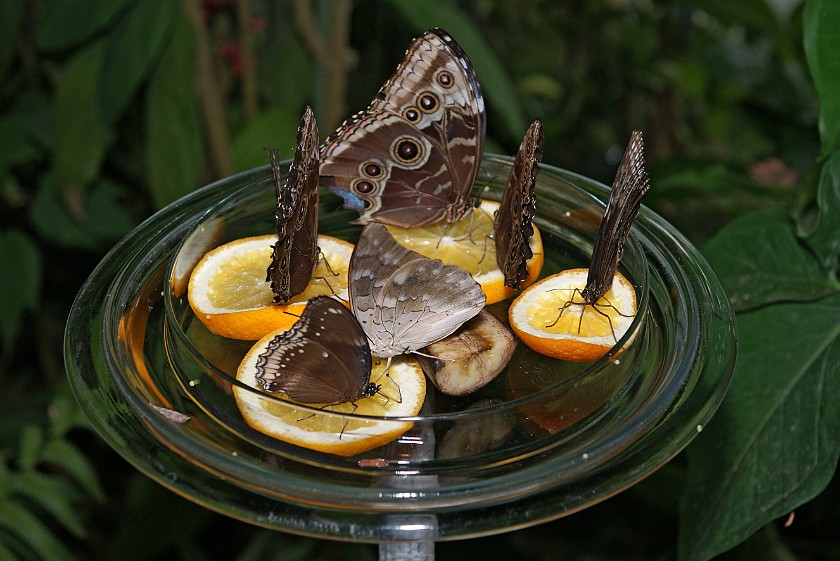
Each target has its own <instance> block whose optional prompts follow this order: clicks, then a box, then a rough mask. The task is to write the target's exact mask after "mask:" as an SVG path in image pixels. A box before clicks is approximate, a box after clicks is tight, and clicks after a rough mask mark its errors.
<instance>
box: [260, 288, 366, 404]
mask: <svg viewBox="0 0 840 561" xmlns="http://www.w3.org/2000/svg"><path fill="white" fill-rule="evenodd" d="M256 368H257V374H256V379H257V381H258V382H259V383H260V385H261V386H262V387H263V389H264V390H265V391H268V392H274V393H282V394H284V395H287V396H288V397H290V398H292V399H294V400H295V401H298V402H300V403H344V402H347V401H355V400H357V399H360V398H362V397H365V396H366V395H370V394H371V393H372V392H371V389H370V369H371V356H370V346H369V345H368V342H367V338H366V337H365V334H364V332H363V331H362V328H361V327H360V326H359V322H358V321H356V318H354V317H353V314H352V313H350V311H349V310H348V309H347V308H345V307H344V306H343V305H342V304H341V303H340V302H339V301H338V300H335V299H333V298H330V297H328V296H317V297H315V298H312V299H311V300H309V301H308V302H307V304H306V307H305V308H304V310H303V314H302V315H301V317H300V319H299V320H298V321H297V322H296V323H295V324H294V325H293V326H292V327H291V328H290V329H289V330H288V331H285V332H283V333H281V334H279V335H277V336H276V337H274V338H273V339H272V340H271V341H270V342H269V344H268V348H267V349H266V350H265V351H264V352H263V353H262V354H261V355H260V356H259V357H258V358H257V364H256Z"/></svg>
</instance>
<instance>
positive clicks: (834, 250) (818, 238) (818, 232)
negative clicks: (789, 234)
mask: <svg viewBox="0 0 840 561" xmlns="http://www.w3.org/2000/svg"><path fill="white" fill-rule="evenodd" d="M837 92H838V95H840V89H838V90H837ZM817 207H818V209H819V216H818V218H817V223H816V225H815V226H814V227H813V229H812V230H811V232H809V233H808V235H807V237H806V238H805V242H806V243H807V244H808V246H809V247H810V248H811V249H812V250H813V251H814V253H815V254H816V255H817V258H818V259H819V260H820V262H821V264H822V267H823V268H824V269H825V270H826V271H827V272H828V273H829V274H832V275H834V274H836V273H837V270H838V259H839V258H840V236H838V232H840V149H838V150H837V151H835V152H834V154H832V155H831V156H830V157H829V159H828V161H826V162H825V164H824V165H823V167H822V170H821V171H820V182H819V185H818V188H817Z"/></svg>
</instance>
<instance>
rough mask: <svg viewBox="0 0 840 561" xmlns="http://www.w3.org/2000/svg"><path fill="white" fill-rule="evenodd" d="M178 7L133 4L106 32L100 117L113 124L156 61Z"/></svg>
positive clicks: (165, 1)
mask: <svg viewBox="0 0 840 561" xmlns="http://www.w3.org/2000/svg"><path fill="white" fill-rule="evenodd" d="M179 6H180V4H179V3H178V2H172V1H171V0H143V1H142V2H136V3H135V4H134V6H132V7H131V9H130V10H129V11H128V12H126V13H125V14H124V15H123V16H122V17H121V18H120V20H119V21H118V22H117V24H116V25H115V26H113V28H112V29H111V30H110V33H109V34H108V38H107V45H108V46H107V48H106V49H105V61H104V65H103V68H102V85H101V90H100V92H101V93H100V95H101V103H102V116H103V118H104V120H105V122H106V123H108V124H109V125H113V124H114V123H115V122H116V120H117V119H118V118H119V116H120V115H121V114H122V112H123V110H124V109H125V107H126V105H127V104H128V102H129V101H130V100H131V98H132V96H133V95H134V93H135V92H136V91H137V88H138V86H139V85H140V83H141V81H142V80H143V78H145V77H146V75H147V74H148V73H149V71H150V69H151V68H152V64H153V62H154V61H155V60H156V59H157V57H158V54H159V53H160V49H161V47H162V45H163V44H164V42H165V40H166V38H167V36H168V34H169V30H170V29H171V27H172V23H173V21H174V15H175V13H176V10H177V9H178V7H179Z"/></svg>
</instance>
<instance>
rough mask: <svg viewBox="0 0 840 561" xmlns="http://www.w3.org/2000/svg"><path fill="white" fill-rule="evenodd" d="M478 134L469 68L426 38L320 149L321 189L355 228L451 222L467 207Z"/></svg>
mask: <svg viewBox="0 0 840 561" xmlns="http://www.w3.org/2000/svg"><path fill="white" fill-rule="evenodd" d="M485 128H486V116H485V111H484V100H483V98H482V96H481V90H480V89H479V86H478V81H477V79H476V77H475V72H474V71H473V69H472V64H471V63H470V61H469V59H468V58H467V56H466V54H465V53H464V51H463V49H461V47H460V46H458V44H457V43H456V42H455V40H454V39H452V38H451V37H450V36H449V35H448V34H446V32H444V31H442V30H439V29H433V30H430V31H428V32H427V33H426V34H425V35H423V36H422V37H419V38H417V39H415V40H414V42H413V43H412V44H411V46H410V47H409V48H408V50H407V51H406V55H405V58H404V59H403V61H402V62H401V63H400V65H399V66H398V67H397V70H396V71H395V72H394V74H393V75H392V76H391V78H390V79H389V80H388V81H387V82H386V83H385V84H384V85H383V86H382V88H381V89H380V91H379V93H378V94H377V95H376V97H375V98H374V100H373V102H372V103H371V105H370V106H369V107H368V108H367V109H366V110H365V111H362V112H361V113H358V114H356V115H355V116H353V117H351V118H350V119H348V120H347V121H345V122H344V124H342V125H341V127H339V129H338V130H337V131H336V132H335V133H333V134H332V135H330V137H329V138H328V139H327V141H326V142H325V143H324V146H323V147H322V149H321V178H322V184H323V185H324V186H325V187H327V188H328V189H329V190H330V191H332V192H333V193H336V194H337V195H339V196H340V197H342V199H344V204H345V206H346V207H348V208H352V209H354V210H356V211H358V212H359V219H358V220H357V221H356V222H358V223H366V222H370V221H375V222H384V223H387V224H394V225H396V226H402V227H410V226H419V225H423V224H430V223H432V222H436V221H438V220H440V219H441V218H444V217H447V218H448V219H449V218H452V217H457V216H459V215H460V214H463V212H464V210H463V209H465V208H467V207H468V206H469V204H468V203H467V199H468V197H469V193H470V191H471V190H472V185H473V182H474V181H475V175H476V173H477V171H478V164H479V161H480V158H481V152H482V150H483V147H484V134H485ZM378 136H383V138H381V139H380V138H377V137H378Z"/></svg>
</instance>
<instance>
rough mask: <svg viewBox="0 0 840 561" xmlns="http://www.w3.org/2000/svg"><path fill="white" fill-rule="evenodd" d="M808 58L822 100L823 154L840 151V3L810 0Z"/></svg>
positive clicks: (806, 22)
mask: <svg viewBox="0 0 840 561" xmlns="http://www.w3.org/2000/svg"><path fill="white" fill-rule="evenodd" d="M803 25H804V35H805V55H806V57H807V59H808V68H809V69H810V71H811V77H812V78H813V80H814V87H815V88H816V90H817V95H818V96H819V98H820V121H819V130H820V140H821V141H822V154H823V156H826V157H827V156H829V155H830V154H831V153H833V152H834V151H835V150H837V149H838V148H840V95H839V94H840V56H837V45H840V2H836V1H835V0H808V2H807V3H806V4H805V13H804V16H803Z"/></svg>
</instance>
